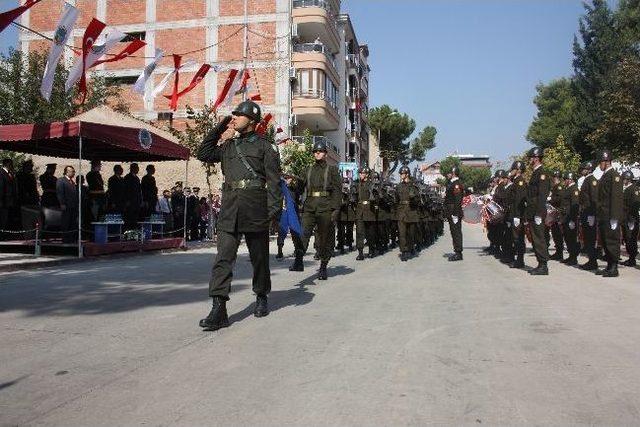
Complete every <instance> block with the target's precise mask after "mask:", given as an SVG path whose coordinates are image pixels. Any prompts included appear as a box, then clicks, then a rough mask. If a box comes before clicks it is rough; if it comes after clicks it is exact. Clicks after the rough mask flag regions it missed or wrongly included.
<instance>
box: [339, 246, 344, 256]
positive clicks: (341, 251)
mask: <svg viewBox="0 0 640 427" xmlns="http://www.w3.org/2000/svg"><path fill="white" fill-rule="evenodd" d="M344 253H345V251H344V246H340V255H344Z"/></svg>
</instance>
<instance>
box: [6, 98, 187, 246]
mask: <svg viewBox="0 0 640 427" xmlns="http://www.w3.org/2000/svg"><path fill="white" fill-rule="evenodd" d="M0 149H1V150H10V151H17V152H21V153H28V154H36V155H42V156H51V157H62V158H77V159H78V174H81V173H82V159H83V158H84V159H90V160H104V161H121V162H133V161H141V162H142V161H164V160H186V161H187V164H188V161H189V149H188V148H186V147H183V146H182V145H180V144H179V141H178V139H177V138H176V137H175V136H173V135H172V134H171V133H169V132H167V131H164V130H162V129H159V128H157V127H155V126H153V125H151V124H149V123H146V122H143V121H141V120H137V119H135V118H133V117H129V116H126V115H124V114H120V113H118V112H115V111H113V110H112V109H110V108H109V107H105V106H102V107H97V108H94V109H93V110H89V111H87V112H84V113H82V114H80V115H78V116H76V117H73V118H71V119H69V120H66V121H64V122H52V123H44V124H19V125H3V126H0ZM186 170H188V165H187V169H186ZM186 170H185V182H186V181H187V179H188V177H187V176H186ZM80 191H81V190H80ZM185 201H186V199H185ZM79 209H80V212H81V210H82V204H81V203H80V206H79ZM185 209H186V207H185ZM80 218H81V215H79V216H78V232H80V230H81V220H80ZM185 220H186V218H185ZM185 228H186V227H185ZM185 233H186V230H185ZM185 240H186V235H185ZM78 255H79V256H82V243H81V239H80V238H78Z"/></svg>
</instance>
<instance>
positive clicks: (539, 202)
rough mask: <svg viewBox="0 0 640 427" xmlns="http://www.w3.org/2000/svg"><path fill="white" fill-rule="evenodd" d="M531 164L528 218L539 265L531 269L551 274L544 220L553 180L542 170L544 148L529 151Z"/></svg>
mask: <svg viewBox="0 0 640 427" xmlns="http://www.w3.org/2000/svg"><path fill="white" fill-rule="evenodd" d="M527 157H528V158H529V166H531V169H532V170H533V172H532V173H531V178H530V179H529V185H528V186H527V220H528V221H529V227H530V228H531V239H532V240H533V251H534V252H535V254H536V260H537V261H538V266H537V267H536V268H534V269H533V270H531V271H529V274H532V275H534V276H546V275H548V274H549V269H548V267H547V262H548V261H549V248H548V247H547V239H546V237H545V224H544V220H545V218H546V216H547V197H548V196H549V191H551V180H550V179H549V177H548V176H547V175H545V173H544V171H543V170H542V148H539V147H534V148H532V149H530V150H529V152H528V153H527Z"/></svg>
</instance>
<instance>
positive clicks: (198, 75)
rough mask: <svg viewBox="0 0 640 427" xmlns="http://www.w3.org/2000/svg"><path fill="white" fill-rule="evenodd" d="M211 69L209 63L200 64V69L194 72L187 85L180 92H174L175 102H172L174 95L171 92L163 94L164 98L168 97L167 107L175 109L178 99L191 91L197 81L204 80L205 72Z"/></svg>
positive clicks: (196, 84)
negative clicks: (169, 101)
mask: <svg viewBox="0 0 640 427" xmlns="http://www.w3.org/2000/svg"><path fill="white" fill-rule="evenodd" d="M210 69H211V65H209V64H202V66H201V67H200V69H199V70H198V71H197V72H196V74H195V75H194V76H193V79H191V83H189V86H187V87H186V88H184V89H182V90H181V91H180V92H178V93H177V94H176V97H175V103H174V97H173V94H171V95H165V98H167V99H170V100H171V103H170V104H169V108H171V109H172V110H173V111H176V110H177V109H178V99H179V98H180V97H181V96H182V95H184V94H186V93H188V92H191V91H192V90H193V88H195V87H196V86H198V83H200V82H201V81H202V80H204V78H205V76H206V75H207V73H208V72H209V70H210Z"/></svg>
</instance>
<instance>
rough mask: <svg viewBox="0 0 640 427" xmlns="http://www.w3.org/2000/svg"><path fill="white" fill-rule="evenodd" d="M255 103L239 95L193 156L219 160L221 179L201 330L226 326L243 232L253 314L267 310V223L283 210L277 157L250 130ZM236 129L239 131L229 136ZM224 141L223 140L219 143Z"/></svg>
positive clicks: (260, 314) (257, 114)
mask: <svg viewBox="0 0 640 427" xmlns="http://www.w3.org/2000/svg"><path fill="white" fill-rule="evenodd" d="M260 120H261V113H260V107H259V106H258V104H256V103H254V102H252V101H244V102H242V103H240V104H239V105H238V106H237V107H236V109H235V110H233V119H231V118H229V117H226V118H225V119H223V120H222V121H221V122H220V123H219V124H218V125H217V126H216V127H215V128H214V129H213V131H211V133H209V135H207V137H206V138H205V139H204V141H203V143H202V145H201V146H200V149H199V151H198V156H197V157H198V159H199V160H201V161H203V162H207V163H221V166H222V167H221V169H222V174H223V175H224V178H225V181H224V184H223V186H222V208H221V210H220V216H219V218H218V253H217V255H216V258H215V261H214V264H213V268H212V270H211V280H210V282H209V296H210V297H211V298H212V300H213V301H212V307H211V311H210V312H209V315H208V316H207V317H206V318H204V319H202V320H200V326H201V327H202V328H204V330H206V331H215V330H217V329H220V328H225V327H227V326H229V318H228V316H227V307H226V302H227V301H228V300H229V292H230V291H231V279H232V277H233V266H234V264H235V261H236V257H237V255H238V246H239V245H240V241H241V239H242V236H243V235H244V238H245V241H246V243H247V248H248V249H249V258H250V259H251V265H252V266H253V281H252V285H253V291H254V292H255V293H256V306H255V310H254V312H253V314H254V316H256V317H264V316H266V315H268V314H269V308H268V302H267V295H268V294H269V292H270V291H271V271H270V270H269V225H270V223H271V221H272V220H273V219H275V218H278V217H279V215H280V211H281V210H282V192H281V190H280V159H279V157H278V153H276V151H275V150H274V148H273V147H272V146H271V145H270V144H269V143H268V142H267V140H266V139H265V138H264V137H262V136H260V135H258V134H257V133H256V132H255V129H256V126H257V125H258V123H260ZM235 133H237V134H238V136H236V137H234V134H235ZM219 141H223V142H222V144H218V143H219Z"/></svg>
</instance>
